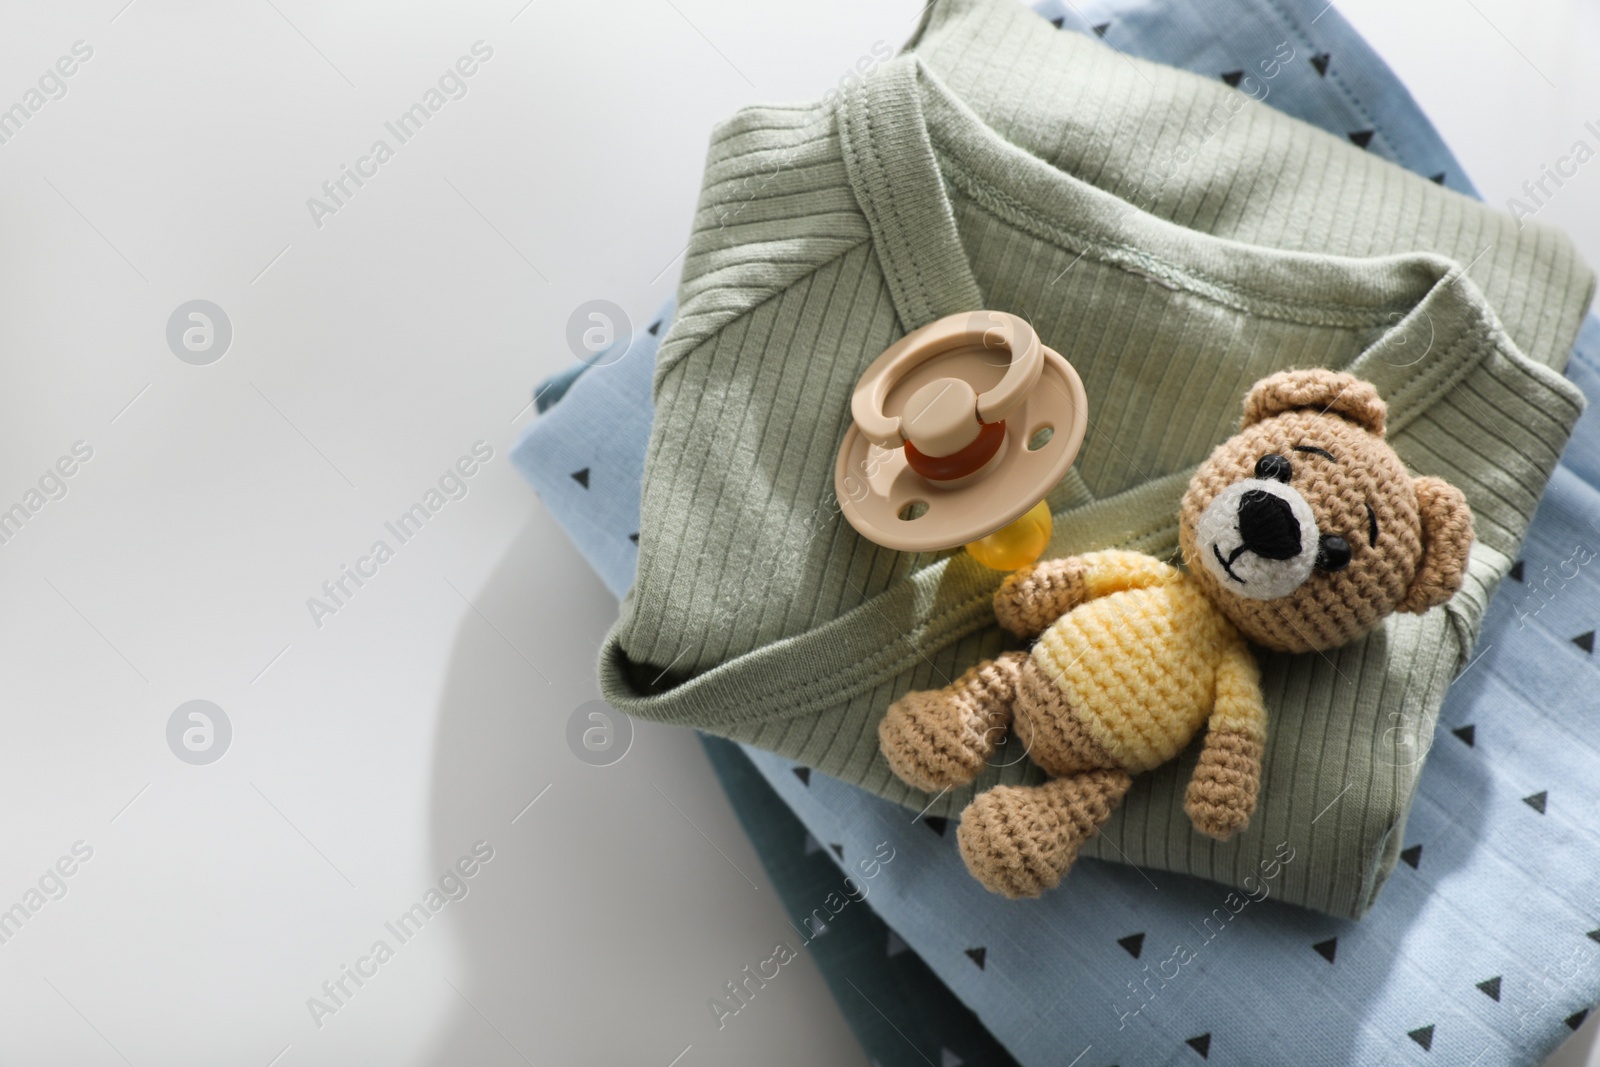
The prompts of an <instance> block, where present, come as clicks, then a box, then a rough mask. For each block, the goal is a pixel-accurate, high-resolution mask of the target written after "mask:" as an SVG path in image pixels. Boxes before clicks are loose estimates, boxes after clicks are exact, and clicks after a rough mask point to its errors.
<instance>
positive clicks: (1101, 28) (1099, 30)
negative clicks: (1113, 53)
mask: <svg viewBox="0 0 1600 1067" xmlns="http://www.w3.org/2000/svg"><path fill="white" fill-rule="evenodd" d="M1110 28H1111V23H1109V22H1102V23H1101V24H1100V25H1098V26H1096V27H1095V28H1094V35H1095V36H1096V37H1104V36H1105V35H1106V31H1107V30H1109V29H1110Z"/></svg>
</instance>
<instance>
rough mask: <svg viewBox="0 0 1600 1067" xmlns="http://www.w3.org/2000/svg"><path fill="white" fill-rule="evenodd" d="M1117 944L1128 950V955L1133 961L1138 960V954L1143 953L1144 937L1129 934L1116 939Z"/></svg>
mask: <svg viewBox="0 0 1600 1067" xmlns="http://www.w3.org/2000/svg"><path fill="white" fill-rule="evenodd" d="M1117 944H1119V945H1121V946H1122V947H1123V948H1125V949H1127V950H1128V955H1130V956H1132V957H1133V958H1134V959H1138V958H1139V953H1141V952H1143V951H1144V935H1143V934H1129V935H1128V936H1127V937H1119V938H1117Z"/></svg>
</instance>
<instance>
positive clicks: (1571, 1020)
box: [1562, 1008, 1589, 1030]
mask: <svg viewBox="0 0 1600 1067" xmlns="http://www.w3.org/2000/svg"><path fill="white" fill-rule="evenodd" d="M1588 1017H1589V1009H1588V1008H1584V1009H1583V1010H1582V1011H1575V1012H1573V1013H1572V1014H1571V1015H1569V1016H1567V1017H1566V1018H1565V1019H1564V1020H1562V1021H1563V1022H1565V1023H1566V1024H1567V1026H1568V1027H1569V1028H1570V1029H1573V1030H1576V1029H1577V1028H1578V1027H1580V1026H1582V1025H1583V1020H1585V1019H1587V1018H1588Z"/></svg>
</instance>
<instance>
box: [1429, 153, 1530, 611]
mask: <svg viewBox="0 0 1600 1067" xmlns="http://www.w3.org/2000/svg"><path fill="white" fill-rule="evenodd" d="M1439 177H1441V178H1442V177H1444V175H1443V174H1441V175H1439ZM1511 579H1512V581H1517V582H1520V581H1522V561H1521V560H1520V559H1519V560H1517V561H1516V562H1515V563H1513V564H1512V565H1511Z"/></svg>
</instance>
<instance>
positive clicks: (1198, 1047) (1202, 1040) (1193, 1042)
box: [1184, 1030, 1211, 1060]
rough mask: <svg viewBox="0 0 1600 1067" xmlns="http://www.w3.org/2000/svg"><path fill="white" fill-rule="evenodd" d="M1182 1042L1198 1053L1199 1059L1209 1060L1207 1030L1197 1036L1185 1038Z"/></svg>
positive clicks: (1209, 1045)
mask: <svg viewBox="0 0 1600 1067" xmlns="http://www.w3.org/2000/svg"><path fill="white" fill-rule="evenodd" d="M1184 1044H1185V1045H1188V1046H1189V1047H1190V1048H1192V1049H1194V1050H1195V1051H1196V1052H1198V1053H1200V1058H1201V1059H1203V1060H1209V1059H1210V1058H1211V1032H1210V1031H1209V1030H1208V1031H1206V1032H1205V1033H1203V1034H1201V1035H1200V1036H1199V1037H1191V1038H1188V1039H1186V1040H1185V1041H1184Z"/></svg>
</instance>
